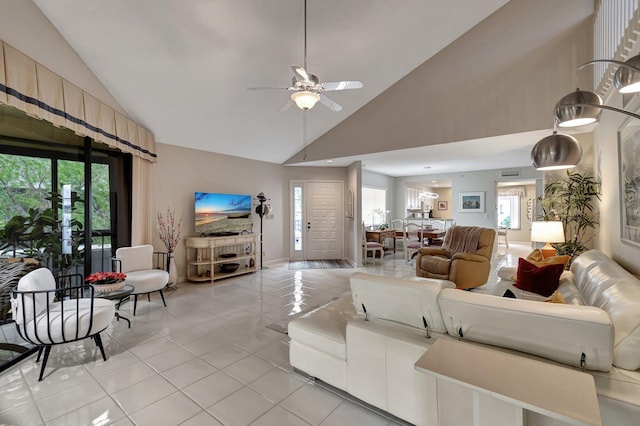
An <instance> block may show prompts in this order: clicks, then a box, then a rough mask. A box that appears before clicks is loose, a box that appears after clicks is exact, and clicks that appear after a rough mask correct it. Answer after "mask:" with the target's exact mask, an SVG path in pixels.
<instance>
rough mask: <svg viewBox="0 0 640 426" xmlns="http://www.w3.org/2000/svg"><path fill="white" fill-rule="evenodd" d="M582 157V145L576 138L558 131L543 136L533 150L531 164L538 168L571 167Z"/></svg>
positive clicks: (555, 168)
mask: <svg viewBox="0 0 640 426" xmlns="http://www.w3.org/2000/svg"><path fill="white" fill-rule="evenodd" d="M581 158H582V147H581V146H580V143H579V142H578V141H577V140H576V138H574V137H573V136H569V135H559V134H558V133H556V132H553V134H552V135H551V136H547V137H545V138H542V139H541V140H540V141H539V142H538V143H537V144H535V146H534V147H533V149H532V150H531V164H532V165H533V167H535V168H536V169H537V170H557V169H569V168H571V167H575V166H576V165H577V164H578V163H579V162H580V159H581Z"/></svg>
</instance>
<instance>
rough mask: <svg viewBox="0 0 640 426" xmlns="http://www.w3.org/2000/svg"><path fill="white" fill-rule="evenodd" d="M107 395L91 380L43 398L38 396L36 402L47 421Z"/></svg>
mask: <svg viewBox="0 0 640 426" xmlns="http://www.w3.org/2000/svg"><path fill="white" fill-rule="evenodd" d="M106 396H107V394H106V393H105V392H104V390H103V389H102V387H100V385H98V383H96V382H95V381H94V380H90V381H88V382H83V383H80V384H78V385H76V386H74V387H72V388H68V389H65V390H63V391H60V392H56V393H54V394H51V395H48V396H45V397H43V398H36V403H37V404H38V407H39V408H40V411H41V412H42V416H43V417H44V419H45V421H50V420H52V419H55V418H56V417H60V416H62V415H63V414H67V413H70V412H72V411H75V410H77V409H78V408H80V407H83V406H85V405H87V404H90V403H92V402H95V401H97V400H99V399H102V398H104V397H106Z"/></svg>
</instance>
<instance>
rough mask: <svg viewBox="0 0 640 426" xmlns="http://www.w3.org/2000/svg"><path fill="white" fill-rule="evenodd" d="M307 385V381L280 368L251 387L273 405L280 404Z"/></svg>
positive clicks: (256, 381) (253, 383)
mask: <svg viewBox="0 0 640 426" xmlns="http://www.w3.org/2000/svg"><path fill="white" fill-rule="evenodd" d="M304 384H305V380H303V379H302V378H300V377H298V376H297V375H295V374H292V373H290V372H288V371H283V370H281V369H279V368H276V369H275V370H272V371H270V372H268V373H267V374H265V375H264V376H262V377H260V378H259V379H257V380H255V381H254V382H252V383H251V384H250V385H249V387H250V388H251V389H253V390H255V391H257V392H259V393H260V394H262V395H263V396H264V397H265V398H267V399H268V400H269V401H271V402H273V403H276V404H277V403H279V402H280V401H282V400H283V399H285V398H286V397H288V396H289V395H291V394H292V393H293V392H295V391H296V390H298V389H300V388H301V387H302V386H303V385H304Z"/></svg>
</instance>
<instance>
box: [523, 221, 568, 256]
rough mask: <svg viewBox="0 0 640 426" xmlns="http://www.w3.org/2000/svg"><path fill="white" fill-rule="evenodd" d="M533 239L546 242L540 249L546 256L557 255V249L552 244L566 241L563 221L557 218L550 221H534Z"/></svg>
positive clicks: (532, 224)
mask: <svg viewBox="0 0 640 426" xmlns="http://www.w3.org/2000/svg"><path fill="white" fill-rule="evenodd" d="M531 241H534V242H538V243H546V244H545V245H544V247H542V248H541V249H540V251H542V256H543V257H544V258H547V257H550V256H555V255H556V249H554V248H553V247H552V246H551V243H563V242H564V229H563V228H562V222H560V221H557V220H555V221H549V222H532V223H531Z"/></svg>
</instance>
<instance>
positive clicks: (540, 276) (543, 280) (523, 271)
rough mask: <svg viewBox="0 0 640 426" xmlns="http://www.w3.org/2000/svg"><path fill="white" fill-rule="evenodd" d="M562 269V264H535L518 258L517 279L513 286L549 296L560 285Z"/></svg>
mask: <svg viewBox="0 0 640 426" xmlns="http://www.w3.org/2000/svg"><path fill="white" fill-rule="evenodd" d="M562 271H564V266H563V265H562V264H551V265H545V266H536V265H534V264H533V263H530V262H528V261H526V260H525V259H523V258H520V259H518V279H517V280H516V283H515V286H516V287H517V288H519V289H521V290H525V291H531V292H533V293H537V294H541V295H542V296H545V297H549V296H551V294H553V292H554V291H556V290H557V289H558V285H560V275H562Z"/></svg>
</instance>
